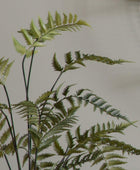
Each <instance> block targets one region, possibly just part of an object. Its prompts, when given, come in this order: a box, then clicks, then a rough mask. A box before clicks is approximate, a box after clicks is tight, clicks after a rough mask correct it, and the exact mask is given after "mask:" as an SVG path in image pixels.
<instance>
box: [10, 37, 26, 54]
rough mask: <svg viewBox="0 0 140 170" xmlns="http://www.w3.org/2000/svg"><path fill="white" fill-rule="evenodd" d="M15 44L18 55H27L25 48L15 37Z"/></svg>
mask: <svg viewBox="0 0 140 170" xmlns="http://www.w3.org/2000/svg"><path fill="white" fill-rule="evenodd" d="M13 43H14V46H15V49H16V51H17V52H18V53H20V54H22V55H24V54H25V53H26V48H25V46H23V45H21V44H20V42H19V41H18V40H16V39H15V38H14V37H13Z"/></svg>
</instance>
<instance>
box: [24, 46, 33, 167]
mask: <svg viewBox="0 0 140 170" xmlns="http://www.w3.org/2000/svg"><path fill="white" fill-rule="evenodd" d="M35 48H36V47H34V48H33V50H32V56H31V61H30V66H29V72H28V78H27V80H26V75H25V68H24V65H25V59H26V55H24V57H23V60H22V73H23V79H24V85H25V93H26V101H29V85H30V78H31V71H32V65H33V59H34V53H35ZM29 118H30V117H29V115H28V117H27V120H28V156H29V170H31V147H32V146H31V134H30V132H29V129H30V128H31V124H30V123H29Z"/></svg>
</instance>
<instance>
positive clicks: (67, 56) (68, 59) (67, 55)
mask: <svg viewBox="0 0 140 170" xmlns="http://www.w3.org/2000/svg"><path fill="white" fill-rule="evenodd" d="M72 61H73V59H72V56H71V52H68V53H66V54H65V63H66V64H71V63H72Z"/></svg>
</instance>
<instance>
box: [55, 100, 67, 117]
mask: <svg viewBox="0 0 140 170" xmlns="http://www.w3.org/2000/svg"><path fill="white" fill-rule="evenodd" d="M54 106H55V108H56V109H57V110H60V111H61V112H62V113H63V115H64V116H66V115H67V111H66V108H65V106H64V104H63V102H62V101H58V102H56V103H55V105H54Z"/></svg>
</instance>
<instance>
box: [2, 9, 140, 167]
mask: <svg viewBox="0 0 140 170" xmlns="http://www.w3.org/2000/svg"><path fill="white" fill-rule="evenodd" d="M38 24H39V27H38V26H36V25H35V23H34V21H33V20H32V21H31V24H30V28H29V29H21V30H20V31H19V33H21V35H22V36H23V38H24V40H25V41H26V45H22V44H21V43H20V42H19V41H18V40H17V39H16V38H13V42H14V46H15V49H16V51H17V52H18V53H20V54H21V55H22V56H23V60H22V73H23V80H24V85H25V94H26V98H25V100H23V101H20V102H19V103H16V104H12V103H11V98H10V96H9V93H8V90H7V87H6V79H7V77H8V74H9V71H10V68H11V66H12V64H13V62H9V59H5V58H4V57H3V58H1V59H0V85H1V87H2V88H3V90H4V92H5V95H6V99H7V103H0V131H1V135H0V157H1V158H4V159H5V161H6V163H7V166H8V168H9V170H11V169H12V167H11V165H10V161H9V159H8V157H9V155H15V156H16V160H17V167H18V170H21V169H22V166H24V165H25V164H26V163H27V162H28V169H29V170H40V169H44V170H67V169H73V170H78V169H80V167H81V166H82V165H83V164H84V163H87V162H90V163H91V166H94V165H95V164H98V163H100V168H99V169H100V170H124V168H123V167H122V165H123V164H125V163H126V157H125V155H124V154H125V153H128V154H134V155H140V149H137V148H135V147H133V146H131V145H130V144H127V143H125V142H122V141H119V139H116V138H114V134H116V133H118V134H124V130H125V129H126V128H127V127H129V126H131V125H134V123H135V122H131V121H130V120H129V119H128V118H127V117H126V116H124V115H122V114H121V113H120V111H119V110H118V109H115V108H114V107H113V106H111V105H110V104H108V103H107V101H106V100H104V99H103V98H101V97H99V96H98V95H96V94H95V93H93V92H92V91H91V90H89V89H83V88H82V89H79V90H77V91H76V92H74V93H72V92H71V88H72V86H74V84H71V85H67V86H64V85H63V84H58V82H59V80H60V78H61V76H62V75H63V74H64V73H66V72H67V71H70V70H76V69H78V68H80V66H83V67H84V66H85V65H86V61H93V62H94V61H96V62H101V63H104V64H108V65H114V64H121V63H124V62H127V61H124V60H121V59H119V60H112V59H110V58H108V57H102V56H96V55H94V54H82V53H81V52H80V51H76V52H75V53H74V54H72V53H71V52H68V53H66V54H65V55H64V63H65V64H64V65H63V66H62V65H61V64H60V62H59V61H58V58H57V56H56V54H54V56H53V59H52V66H53V68H54V70H55V71H57V72H58V77H57V78H56V80H55V81H54V84H53V85H52V88H51V89H50V90H46V91H45V92H44V93H43V94H41V95H40V96H39V97H38V98H37V99H35V100H34V101H31V100H30V96H29V86H30V77H31V71H32V65H33V59H34V56H35V54H36V52H37V50H36V49H37V48H38V47H42V46H44V45H45V42H47V41H49V40H52V39H54V38H55V36H57V35H60V34H61V33H62V32H63V31H71V32H72V31H78V30H80V29H81V27H82V26H89V25H88V24H87V23H86V22H85V21H83V20H78V17H77V15H72V14H71V13H70V14H69V15H66V14H63V17H62V16H61V15H60V14H59V13H58V12H56V13H55V16H54V17H53V16H52V15H51V14H50V13H48V18H47V23H44V22H43V20H42V19H41V18H38ZM27 58H29V59H28V60H29V61H30V65H29V70H28V72H27V73H28V74H26V73H25V72H26V71H27V70H26V71H25V60H26V59H27ZM57 84H58V85H57ZM82 105H84V106H87V105H92V106H93V111H96V110H97V109H98V110H99V111H100V113H101V114H102V113H104V114H106V115H107V116H111V117H113V118H114V119H116V118H117V119H120V120H122V121H123V122H120V123H118V124H116V123H115V121H112V122H111V121H108V122H107V123H102V124H99V123H97V124H95V125H93V126H92V127H91V128H89V129H87V130H86V131H85V132H81V130H80V126H78V127H77V128H76V129H75V134H73V133H72V131H71V128H72V127H73V126H74V125H75V124H76V123H77V121H78V116H77V114H76V113H77V111H78V109H79V108H80V107H81V106H82ZM13 113H14V114H15V113H18V114H20V115H21V117H22V118H23V119H24V120H25V121H26V122H27V132H25V134H23V135H21V134H17V133H16V128H15V123H14V118H13ZM64 133H65V135H66V146H65V147H64V146H63V144H62V143H61V142H62V141H61V140H60V139H61V137H62V136H63V134H64ZM50 148H53V150H54V151H53V152H49V151H50ZM21 151H22V152H24V157H23V159H22V157H21V156H20V153H21ZM53 158H56V159H53ZM21 161H22V165H21Z"/></svg>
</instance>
